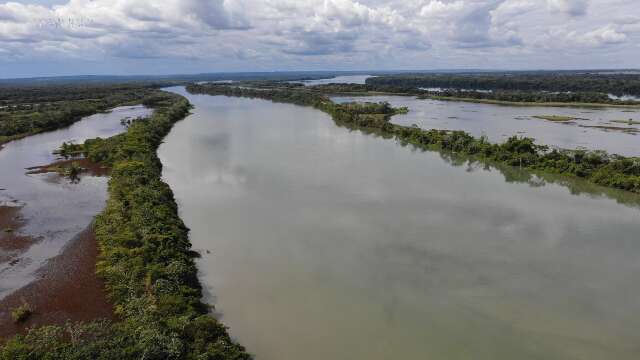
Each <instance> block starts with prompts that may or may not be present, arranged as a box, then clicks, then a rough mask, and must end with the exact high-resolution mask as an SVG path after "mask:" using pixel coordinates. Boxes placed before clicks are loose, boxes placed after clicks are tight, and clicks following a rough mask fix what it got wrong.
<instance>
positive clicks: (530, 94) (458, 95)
mask: <svg viewBox="0 0 640 360" xmlns="http://www.w3.org/2000/svg"><path fill="white" fill-rule="evenodd" d="M419 97H421V98H432V99H444V100H446V99H456V100H458V99H467V100H489V101H488V102H491V100H493V101H496V102H509V103H570V104H611V105H640V103H639V102H638V101H632V100H616V99H612V98H610V97H609V96H608V95H607V94H605V93H599V92H549V91H519V90H516V91H509V90H496V91H490V92H486V91H472V90H455V89H446V90H442V91H424V90H423V91H422V93H421V94H420V95H419Z"/></svg>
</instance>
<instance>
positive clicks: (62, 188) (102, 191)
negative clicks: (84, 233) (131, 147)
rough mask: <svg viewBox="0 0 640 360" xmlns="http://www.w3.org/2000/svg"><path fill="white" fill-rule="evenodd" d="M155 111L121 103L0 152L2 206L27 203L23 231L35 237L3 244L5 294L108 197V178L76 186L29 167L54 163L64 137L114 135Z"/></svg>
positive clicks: (0, 265)
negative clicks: (129, 120) (22, 244)
mask: <svg viewBox="0 0 640 360" xmlns="http://www.w3.org/2000/svg"><path fill="white" fill-rule="evenodd" d="M150 113H151V110H150V109H147V108H145V107H143V106H126V107H118V108H115V109H113V110H112V111H111V112H109V113H103V114H95V115H92V116H88V117H86V118H84V119H83V120H80V121H79V122H76V123H75V124H73V125H71V126H69V127H67V128H64V129H60V130H56V131H51V132H47V133H43V134H38V135H34V136H29V137H27V138H24V139H21V140H16V141H13V142H10V143H8V144H6V145H5V147H4V149H2V150H0V169H2V170H1V171H0V189H4V190H1V191H0V205H3V204H10V205H24V206H23V207H22V210H21V214H20V215H21V217H22V218H24V219H25V220H26V221H27V222H26V225H25V226H24V227H23V228H21V229H20V231H19V233H20V234H22V235H27V236H32V237H33V238H34V239H35V240H36V242H35V243H34V244H33V245H31V246H30V247H29V248H28V249H19V250H15V249H13V250H6V249H5V250H3V248H2V247H0V259H2V260H0V298H2V297H4V296H6V295H8V294H10V293H11V292H12V291H14V290H16V289H18V288H20V287H21V286H24V285H26V284H27V283H29V282H30V281H32V280H33V279H34V278H35V274H34V272H35V271H36V270H37V269H39V268H40V267H41V266H42V265H43V264H44V262H45V261H46V260H48V259H50V258H52V257H54V256H56V255H57V254H59V253H60V251H61V250H62V248H63V247H64V245H65V244H66V243H67V242H68V241H69V240H71V239H72V238H73V236H74V235H75V234H77V233H78V232H80V231H81V230H83V229H84V228H86V227H87V226H88V225H89V224H90V223H91V220H92V219H93V217H94V216H95V215H96V214H97V213H98V212H99V211H100V210H101V209H102V207H103V206H104V201H105V200H106V196H107V192H106V189H107V179H106V178H100V177H88V176H83V177H82V180H81V181H80V182H79V183H77V184H71V183H69V182H68V181H64V180H63V181H60V179H59V177H58V176H57V175H56V174H40V175H27V174H26V172H27V171H28V170H26V168H28V167H33V166H38V165H47V164H49V163H52V162H54V161H55V160H56V157H55V156H54V155H53V154H52V151H53V150H55V149H57V148H58V147H60V144H62V142H63V141H67V142H68V141H75V142H76V143H80V142H83V141H84V140H86V139H89V138H94V137H98V136H100V137H109V136H112V135H115V134H117V133H119V132H122V131H123V130H124V127H123V126H122V125H121V124H120V120H121V119H123V118H126V117H133V118H135V117H140V116H147V115H149V114H150Z"/></svg>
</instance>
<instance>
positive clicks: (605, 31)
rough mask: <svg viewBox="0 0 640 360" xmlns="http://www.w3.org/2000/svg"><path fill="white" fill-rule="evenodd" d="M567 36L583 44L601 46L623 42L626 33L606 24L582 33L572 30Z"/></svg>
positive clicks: (625, 38)
mask: <svg viewBox="0 0 640 360" xmlns="http://www.w3.org/2000/svg"><path fill="white" fill-rule="evenodd" d="M569 38H570V39H572V40H575V41H577V42H579V43H582V44H585V45H590V46H602V45H611V44H620V43H624V42H625V41H626V40H627V35H626V34H624V33H621V32H618V31H617V30H616V29H615V27H614V26H613V25H607V26H603V27H601V28H598V29H596V30H593V31H589V32H587V33H584V34H579V33H575V32H572V33H570V34H569Z"/></svg>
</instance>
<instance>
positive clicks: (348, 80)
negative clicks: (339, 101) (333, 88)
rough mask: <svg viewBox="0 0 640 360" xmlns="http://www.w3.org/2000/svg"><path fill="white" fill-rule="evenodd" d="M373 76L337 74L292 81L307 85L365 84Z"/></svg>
mask: <svg viewBox="0 0 640 360" xmlns="http://www.w3.org/2000/svg"><path fill="white" fill-rule="evenodd" d="M370 77H372V76H371V75H343V76H336V77H332V78H329V79H315V80H304V81H292V82H301V83H303V84H304V85H305V86H313V85H325V84H364V83H365V80H367V79H368V78H370Z"/></svg>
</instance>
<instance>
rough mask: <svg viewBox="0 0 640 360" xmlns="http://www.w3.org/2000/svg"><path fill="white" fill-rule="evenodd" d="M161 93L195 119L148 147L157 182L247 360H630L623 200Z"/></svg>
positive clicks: (628, 215) (285, 110) (634, 274)
mask: <svg viewBox="0 0 640 360" xmlns="http://www.w3.org/2000/svg"><path fill="white" fill-rule="evenodd" d="M171 90H172V91H175V92H178V93H180V94H183V95H185V96H186V97H188V98H189V100H190V101H191V102H192V103H193V104H194V105H195V108H194V109H193V110H192V112H193V113H192V115H190V116H189V117H188V118H187V119H186V120H184V121H182V122H180V123H178V124H177V125H176V126H175V127H174V129H173V130H172V132H171V133H170V134H169V136H168V137H167V138H166V139H165V143H164V144H163V145H162V146H161V147H160V149H159V155H160V158H161V160H162V162H163V165H164V172H163V176H164V179H165V181H167V182H168V184H169V185H170V186H171V188H172V189H173V191H174V192H175V196H176V199H177V201H178V204H179V208H180V214H181V216H182V218H183V219H184V221H185V222H186V224H187V226H189V227H190V228H191V241H192V243H193V244H194V248H195V249H196V250H198V251H200V252H201V253H202V258H201V259H199V260H198V266H199V269H200V277H201V280H202V282H203V285H204V287H205V289H206V292H207V301H209V302H211V303H213V304H215V305H216V311H217V313H218V315H219V316H221V318H222V321H223V322H224V323H225V325H227V326H229V327H230V332H231V334H232V336H234V337H235V338H237V339H238V340H239V341H240V342H241V343H242V344H243V345H245V346H246V347H247V348H248V350H249V351H250V352H251V353H253V354H255V355H256V358H257V360H279V359H318V360H324V359H447V360H456V359H465V360H468V359H475V360H479V359H487V360H496V359H509V360H512V359H519V360H523V359H546V360H549V359H582V360H586V359H617V360H623V359H638V358H639V357H640V346H639V345H638V344H640V333H639V332H638V329H640V285H639V284H638V281H637V279H638V278H640V262H638V257H639V256H640V240H639V238H638V234H639V233H640V221H638V220H639V219H640V209H639V208H638V207H637V206H636V205H633V203H636V204H637V203H638V202H639V201H640V200H639V199H638V198H637V197H634V196H633V195H631V194H624V193H617V195H616V196H618V197H621V198H625V199H626V200H627V202H628V204H627V205H621V204H620V203H618V202H616V201H615V200H613V199H611V198H609V197H604V196H600V195H595V194H589V193H582V194H580V195H575V194H572V193H571V191H570V190H569V189H568V188H566V187H563V186H560V185H556V184H546V185H545V184H544V183H539V184H538V185H537V186H531V185H530V184H527V183H522V182H520V183H518V182H512V181H505V175H504V174H503V173H501V172H500V171H498V170H496V169H495V168H482V167H472V166H467V165H466V164H465V165H463V166H454V165H456V164H454V163H452V162H451V161H449V160H446V157H445V156H442V155H441V154H439V153H437V152H421V151H415V150H412V149H411V148H410V147H402V146H400V145H399V144H397V143H396V142H394V141H393V140H386V139H382V138H378V137H375V136H372V135H366V134H363V133H361V132H359V131H349V130H347V129H345V128H341V127H338V126H336V125H335V123H334V122H333V121H332V120H331V118H330V117H329V116H328V115H326V114H324V113H322V112H320V111H317V110H314V109H312V108H306V107H300V106H295V105H288V104H276V103H271V102H269V101H265V100H257V99H244V98H230V97H223V96H207V95H190V94H187V93H186V92H185V91H184V88H171ZM614 195H615V194H614Z"/></svg>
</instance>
